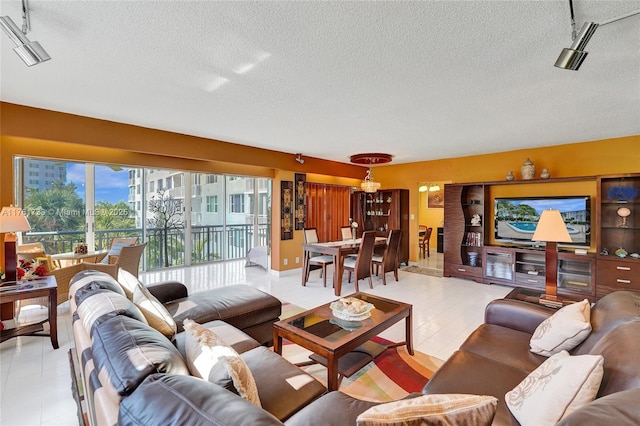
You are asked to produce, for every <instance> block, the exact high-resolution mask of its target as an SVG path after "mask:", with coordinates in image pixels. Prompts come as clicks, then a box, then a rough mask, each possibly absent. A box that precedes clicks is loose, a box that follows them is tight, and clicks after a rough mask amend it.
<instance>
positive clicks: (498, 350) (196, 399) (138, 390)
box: [72, 272, 640, 426]
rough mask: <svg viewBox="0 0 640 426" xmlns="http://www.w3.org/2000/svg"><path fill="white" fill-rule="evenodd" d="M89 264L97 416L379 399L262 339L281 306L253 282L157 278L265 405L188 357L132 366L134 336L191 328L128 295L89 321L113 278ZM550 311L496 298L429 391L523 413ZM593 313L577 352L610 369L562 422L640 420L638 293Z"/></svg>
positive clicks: (324, 411)
mask: <svg viewBox="0 0 640 426" xmlns="http://www.w3.org/2000/svg"><path fill="white" fill-rule="evenodd" d="M83 274H96V276H95V278H96V279H95V280H93V282H92V283H91V284H90V285H89V286H88V288H85V289H83V290H81V291H80V292H79V293H78V294H77V295H76V296H74V294H76V293H77V292H78V289H77V288H76V289H74V288H73V286H72V312H73V318H74V323H73V329H74V339H75V342H76V350H77V351H78V355H79V357H80V359H81V360H82V365H83V368H82V370H83V380H84V384H85V390H86V391H85V394H86V395H87V401H88V403H89V408H90V416H89V417H90V420H91V424H100V425H103V424H107V425H113V424H116V423H118V424H121V425H134V424H136V425H142V424H144V425H166V424H185V425H187V424H188V425H211V424H216V425H234V426H235V425H282V424H283V423H284V424H285V425H288V426H302V425H311V426H312V425H318V426H319V425H322V426H327V425H336V426H342V425H355V424H356V417H357V416H358V415H359V414H360V413H362V412H363V411H365V410H366V409H368V408H370V407H372V406H374V405H377V403H375V402H370V401H362V400H358V399H355V398H352V397H350V396H348V395H346V394H343V393H341V392H330V393H325V392H326V390H325V388H324V387H323V386H322V385H321V384H320V383H319V382H318V381H316V380H315V379H314V378H313V377H311V376H309V375H308V374H306V373H305V372H304V371H302V370H301V369H299V368H297V367H295V366H293V365H292V364H290V363H288V362H287V361H286V360H284V359H283V358H281V357H280V356H278V355H276V354H275V353H273V352H272V351H271V350H269V349H268V348H266V347H265V346H264V344H268V343H269V341H270V340H271V339H272V337H273V336H272V331H271V327H272V323H273V321H275V320H276V319H277V317H278V316H279V315H280V309H281V308H280V302H279V301H277V299H275V298H272V296H269V295H267V294H265V293H262V292H259V291H258V290H256V289H254V288H251V287H248V288H244V287H247V286H230V287H222V288H219V289H216V290H212V291H211V292H205V293H200V294H194V295H192V296H189V295H188V294H187V292H186V289H185V288H184V286H182V285H181V284H179V283H164V284H160V285H156V286H151V287H150V290H151V291H152V293H153V294H154V295H155V296H156V297H157V298H158V300H160V301H162V302H163V303H164V305H165V306H166V307H167V308H168V310H169V312H171V314H172V315H173V316H174V317H175V318H177V319H178V321H176V322H177V323H181V322H182V320H183V319H184V318H187V317H188V318H190V319H193V320H194V321H196V322H200V323H205V322H206V321H211V322H209V323H207V327H209V328H213V329H214V331H215V332H216V334H218V335H220V336H221V337H222V338H223V339H224V340H225V341H226V342H227V343H229V344H230V345H232V346H233V347H234V348H235V349H236V351H238V352H239V353H240V354H241V357H242V358H243V359H244V360H245V362H246V363H247V365H248V366H249V368H250V370H251V372H252V374H253V375H254V378H255V381H256V384H257V387H258V393H259V396H260V400H261V403H262V408H260V407H257V406H256V405H253V404H251V403H250V402H248V401H246V400H244V399H242V398H241V397H240V396H238V395H237V394H234V393H232V392H230V391H228V390H226V389H224V388H223V387H221V386H218V385H216V384H213V383H209V382H207V381H204V380H201V379H198V378H195V377H192V376H190V375H189V372H188V371H186V372H185V371H184V370H183V369H181V368H179V367H176V366H175V364H178V363H179V362H177V363H174V362H163V363H162V365H157V364H156V365H154V366H152V367H153V368H147V369H145V370H144V371H143V373H139V371H134V372H133V373H131V372H130V371H126V366H124V365H123V364H126V363H123V362H120V361H119V356H120V355H121V354H122V353H130V352H131V350H130V349H129V348H127V347H126V345H127V344H129V343H128V342H129V341H130V340H131V339H133V338H135V339H139V340H140V341H142V342H143V343H144V344H151V345H152V346H153V347H154V351H167V353H170V354H173V355H171V357H172V358H171V359H172V360H173V359H175V357H176V356H177V357H184V348H183V346H184V336H183V334H184V332H179V333H178V334H177V335H176V337H175V339H174V341H170V340H169V339H167V338H165V337H164V336H161V335H160V336H158V333H157V332H155V331H154V330H149V328H150V327H149V326H148V325H146V324H143V322H141V321H139V320H137V319H136V318H135V317H136V314H135V313H131V312H128V309H125V308H123V307H118V308H117V309H114V310H113V312H109V313H108V314H105V315H101V316H100V319H97V320H96V321H95V324H94V325H93V326H92V327H91V329H89V330H88V329H86V327H85V326H84V325H83V324H85V323H86V322H85V321H84V320H83V319H82V318H80V317H79V315H78V314H77V312H76V311H77V306H76V300H75V299H77V301H78V302H79V303H82V299H83V298H84V297H86V295H87V294H86V293H87V292H91V291H99V292H104V291H110V290H109V288H110V287H109V286H111V285H113V283H110V284H108V285H107V284H104V282H106V281H108V279H109V278H110V277H108V276H106V275H105V274H102V275H99V273H96V272H84V273H83ZM85 276H86V275H85ZM116 285H117V283H116ZM274 299H275V300H274ZM188 310H191V312H189V313H186V311H188ZM553 313H554V311H553V310H551V309H548V308H545V307H542V306H537V305H533V304H529V303H526V302H521V301H515V300H496V301H493V302H491V303H490V304H489V305H488V307H487V309H486V313H485V323H484V324H483V325H481V326H480V327H478V329H477V330H475V331H474V332H473V333H472V334H471V335H470V336H469V338H468V339H467V340H466V341H465V342H464V343H463V345H462V346H461V347H460V349H459V350H458V351H456V352H455V353H454V354H453V355H452V356H451V357H450V358H449V359H448V360H447V361H446V362H445V363H444V365H443V366H442V367H441V368H440V369H439V370H438V371H437V372H436V374H435V375H434V377H433V378H432V379H431V380H430V381H429V383H428V384H427V385H426V386H425V388H424V389H423V393H424V394H436V393H469V394H479V395H493V396H495V397H497V398H498V399H499V403H498V409H497V413H496V416H495V419H494V424H496V425H517V424H518V422H517V421H516V419H515V418H514V417H513V416H512V415H511V413H510V412H509V410H508V408H507V407H506V405H505V403H504V395H505V393H507V392H508V391H510V390H512V389H513V388H514V387H515V386H516V385H517V384H518V383H520V381H522V379H524V378H525V377H526V376H527V375H528V374H529V373H530V372H531V371H533V370H534V369H535V368H536V367H538V366H539V365H540V364H541V363H542V362H544V360H545V359H546V358H545V357H542V356H539V355H536V354H533V353H531V352H530V351H529V341H530V339H531V335H532V333H533V331H534V330H535V329H536V327H537V326H538V325H539V324H540V323H541V322H542V321H543V320H544V319H546V318H548V317H549V316H550V315H552V314H553ZM591 322H592V327H593V331H592V332H591V334H590V335H589V336H588V337H587V339H586V340H585V341H584V342H583V343H582V344H580V345H579V346H578V347H576V348H575V349H574V350H573V351H571V353H572V354H575V355H579V354H600V355H602V356H603V357H604V378H603V381H602V384H601V386H600V390H599V393H598V396H597V399H596V400H595V401H593V402H591V403H590V404H588V405H587V406H585V407H583V408H581V409H579V410H577V411H575V412H574V413H572V414H571V415H569V416H568V417H566V418H565V419H564V420H563V421H562V422H561V423H560V424H561V425H563V426H572V425H588V424H615V425H623V426H624V425H637V424H640V404H639V401H640V363H638V362H637V356H638V354H640V296H638V295H636V294H633V293H630V292H617V293H612V294H610V295H608V296H606V297H604V298H603V299H601V300H600V301H598V302H597V303H596V304H595V305H594V306H593V308H592V311H591ZM243 330H244V331H243ZM123 336H124V338H123ZM175 354H177V355H175ZM137 370H141V369H139V368H138V369H137ZM122 371H124V372H122ZM133 375H135V376H136V377H135V378H134V377H132V376H133ZM120 379H123V380H120ZM119 380H120V381H119ZM122 382H125V383H124V384H125V385H127V386H123V385H122ZM411 396H416V395H411ZM411 396H410V397H411ZM540 409H544V407H541V408H540Z"/></svg>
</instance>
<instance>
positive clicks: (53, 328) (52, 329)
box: [49, 287, 59, 349]
mask: <svg viewBox="0 0 640 426" xmlns="http://www.w3.org/2000/svg"><path fill="white" fill-rule="evenodd" d="M49 336H51V344H52V345H53V349H58V348H59V345H58V290H57V289H56V288H55V287H54V288H52V289H51V290H49Z"/></svg>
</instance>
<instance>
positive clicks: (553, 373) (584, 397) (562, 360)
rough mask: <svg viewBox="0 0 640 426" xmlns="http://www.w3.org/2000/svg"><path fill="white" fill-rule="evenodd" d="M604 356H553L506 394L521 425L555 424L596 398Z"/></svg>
mask: <svg viewBox="0 0 640 426" xmlns="http://www.w3.org/2000/svg"><path fill="white" fill-rule="evenodd" d="M603 361H604V359H603V357H602V356H601V355H579V356H571V355H569V353H568V352H567V351H562V352H560V353H558V354H555V355H553V356H551V357H550V358H549V359H547V360H546V361H545V362H544V363H542V364H541V365H540V366H539V367H538V368H536V369H535V370H534V371H532V372H531V374H529V375H528V376H527V377H526V378H525V379H524V380H523V381H522V382H520V384H518V386H516V387H515V388H514V389H513V390H512V391H511V392H508V393H507V394H506V395H505V402H506V404H507V407H509V410H510V411H511V413H512V414H513V416H514V417H515V418H516V419H518V421H519V422H520V424H521V425H522V426H527V425H532V426H543V425H553V424H555V423H556V422H558V421H560V420H561V419H562V418H564V417H565V416H567V415H569V414H570V413H571V412H573V411H575V410H577V409H578V408H580V407H582V406H584V405H586V404H588V403H589V402H591V401H593V399H594V398H595V397H596V395H597V393H598V388H600V382H601V381H602V375H603V371H604V370H603V367H602V364H603Z"/></svg>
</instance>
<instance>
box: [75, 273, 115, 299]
mask: <svg viewBox="0 0 640 426" xmlns="http://www.w3.org/2000/svg"><path fill="white" fill-rule="evenodd" d="M97 289H104V290H109V291H112V292H114V293H118V294H120V295H123V296H124V295H125V292H124V291H123V290H122V287H121V286H120V284H119V283H118V281H116V280H115V279H114V278H113V277H112V276H111V275H109V274H107V273H106V272H99V271H95V270H85V271H80V272H78V273H77V274H75V275H74V276H73V278H71V281H69V297H70V298H72V299H74V300H75V299H76V293H77V292H78V291H80V290H83V293H86V292H87V291H90V290H97ZM77 304H78V303H77V300H76V305H77Z"/></svg>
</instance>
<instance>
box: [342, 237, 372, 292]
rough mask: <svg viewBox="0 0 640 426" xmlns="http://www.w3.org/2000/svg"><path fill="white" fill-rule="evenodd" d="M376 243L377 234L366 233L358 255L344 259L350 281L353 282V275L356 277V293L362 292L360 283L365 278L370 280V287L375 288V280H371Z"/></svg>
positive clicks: (344, 266)
mask: <svg viewBox="0 0 640 426" xmlns="http://www.w3.org/2000/svg"><path fill="white" fill-rule="evenodd" d="M375 243H376V232H375V231H367V232H365V233H364V234H362V242H361V243H360V248H359V249H358V255H357V256H355V257H347V258H345V259H344V265H343V269H344V270H345V271H347V272H348V273H349V278H348V281H349V282H351V274H352V273H353V274H354V275H355V278H354V283H355V287H356V291H360V290H359V289H358V282H359V281H360V280H363V279H365V278H369V287H370V288H373V280H372V279H371V258H372V256H373V247H374V245H375Z"/></svg>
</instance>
